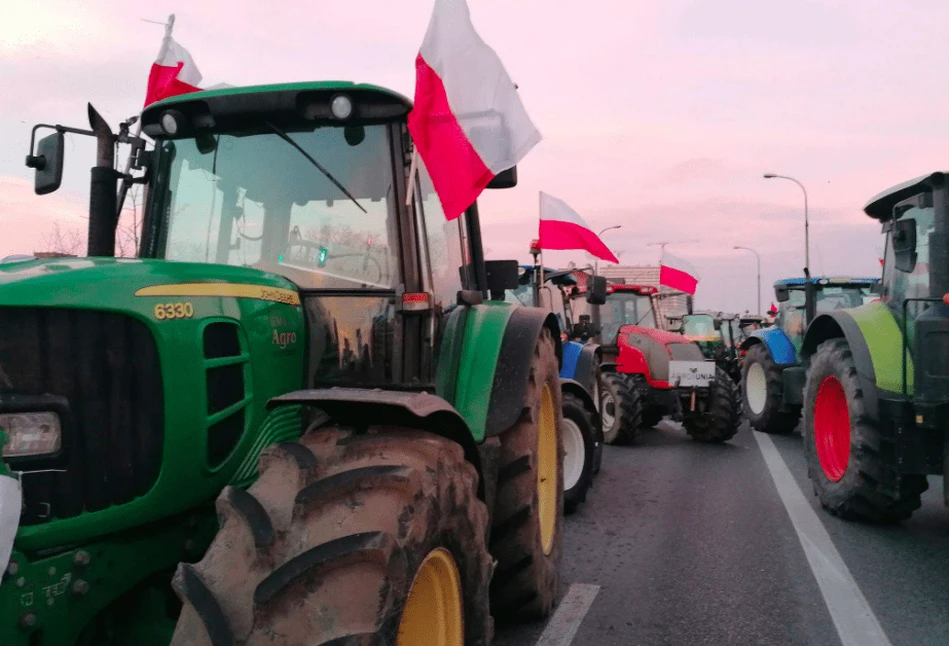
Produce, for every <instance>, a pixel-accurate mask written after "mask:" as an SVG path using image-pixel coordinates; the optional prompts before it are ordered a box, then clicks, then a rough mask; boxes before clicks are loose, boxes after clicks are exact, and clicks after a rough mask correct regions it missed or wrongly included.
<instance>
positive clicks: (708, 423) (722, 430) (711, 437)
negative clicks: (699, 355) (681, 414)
mask: <svg viewBox="0 0 949 646" xmlns="http://www.w3.org/2000/svg"><path fill="white" fill-rule="evenodd" d="M683 426H685V432H686V433H688V435H689V437H691V438H692V439H693V440H695V441H697V442H707V443H709V444H720V443H722V442H727V441H728V440H730V439H732V438H733V437H735V433H737V432H738V428H739V427H740V426H741V400H740V394H739V390H738V384H736V383H735V381H734V380H733V379H732V378H731V377H729V376H728V374H727V373H726V372H725V371H724V370H722V369H721V368H716V369H715V381H713V382H712V383H711V384H710V385H709V389H708V402H707V403H706V407H705V412H704V413H702V414H699V415H696V416H694V417H689V418H686V419H685V421H684V423H683Z"/></svg>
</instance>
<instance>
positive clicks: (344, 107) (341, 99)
mask: <svg viewBox="0 0 949 646" xmlns="http://www.w3.org/2000/svg"><path fill="white" fill-rule="evenodd" d="M330 111H331V112H332V113H333V116H334V117H336V118H337V119H339V120H340V121H343V120H345V119H348V118H349V117H350V116H351V115H352V113H353V102H352V99H350V98H349V97H348V96H346V95H345V94H337V95H336V96H334V97H333V100H332V101H330Z"/></svg>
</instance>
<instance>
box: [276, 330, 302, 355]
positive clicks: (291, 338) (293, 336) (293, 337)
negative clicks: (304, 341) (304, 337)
mask: <svg viewBox="0 0 949 646" xmlns="http://www.w3.org/2000/svg"><path fill="white" fill-rule="evenodd" d="M296 342H297V333H296V332H278V331H277V330H274V331H273V344H274V345H277V346H280V349H281V350H282V349H284V348H286V347H287V346H288V345H292V344H294V343H296Z"/></svg>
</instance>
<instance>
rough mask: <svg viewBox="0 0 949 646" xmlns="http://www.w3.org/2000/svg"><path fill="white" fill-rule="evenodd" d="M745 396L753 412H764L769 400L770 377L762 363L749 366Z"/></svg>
mask: <svg viewBox="0 0 949 646" xmlns="http://www.w3.org/2000/svg"><path fill="white" fill-rule="evenodd" d="M745 398H746V399H747V400H748V409H749V410H750V411H751V412H752V413H754V414H755V415H760V414H761V413H762V412H764V407H765V404H767V402H768V378H767V376H766V375H765V373H764V368H762V367H761V364H760V363H753V364H751V365H750V366H748V373H747V374H746V375H745Z"/></svg>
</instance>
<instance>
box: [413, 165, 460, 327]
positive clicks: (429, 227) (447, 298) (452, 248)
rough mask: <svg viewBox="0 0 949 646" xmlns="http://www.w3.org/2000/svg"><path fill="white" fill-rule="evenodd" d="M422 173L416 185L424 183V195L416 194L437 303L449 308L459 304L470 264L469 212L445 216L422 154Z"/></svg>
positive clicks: (437, 305)
mask: <svg viewBox="0 0 949 646" xmlns="http://www.w3.org/2000/svg"><path fill="white" fill-rule="evenodd" d="M418 175H419V183H418V184H417V185H416V186H417V187H420V190H419V193H420V195H418V196H416V204H417V205H418V206H419V208H420V209H421V212H422V218H421V223H422V224H423V225H424V227H425V236H426V238H427V240H428V249H427V251H428V257H429V263H430V265H431V270H432V290H433V291H434V293H435V306H436V307H437V308H438V309H439V310H441V311H442V312H445V311H448V310H450V309H452V308H453V307H454V306H455V302H456V299H457V295H458V291H459V290H461V289H463V288H464V287H463V285H462V280H461V275H462V273H461V268H462V267H463V266H465V265H466V264H467V263H466V260H465V256H466V254H465V253H464V235H463V232H464V223H465V216H464V215H462V216H461V217H460V218H458V219H456V220H452V221H451V222H449V221H448V220H446V219H445V211H444V210H443V209H442V203H441V201H440V200H439V199H438V195H437V194H436V193H435V189H434V187H433V186H432V179H431V177H430V176H429V174H428V170H427V169H426V168H425V164H424V163H423V162H422V159H421V157H419V160H418Z"/></svg>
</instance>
